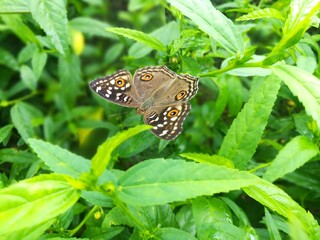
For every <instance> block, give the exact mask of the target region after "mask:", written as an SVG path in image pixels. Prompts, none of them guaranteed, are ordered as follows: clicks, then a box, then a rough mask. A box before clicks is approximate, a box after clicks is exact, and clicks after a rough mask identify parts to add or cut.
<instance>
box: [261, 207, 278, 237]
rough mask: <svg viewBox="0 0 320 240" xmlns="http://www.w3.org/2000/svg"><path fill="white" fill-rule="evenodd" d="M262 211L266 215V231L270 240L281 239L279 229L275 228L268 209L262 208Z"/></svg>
mask: <svg viewBox="0 0 320 240" xmlns="http://www.w3.org/2000/svg"><path fill="white" fill-rule="evenodd" d="M264 213H265V216H266V225H267V228H268V232H269V235H270V239H271V240H281V236H280V233H279V229H278V228H277V225H276V224H275V222H274V220H273V218H272V216H271V214H270V212H269V211H268V209H266V208H265V209H264Z"/></svg>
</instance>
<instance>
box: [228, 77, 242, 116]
mask: <svg viewBox="0 0 320 240" xmlns="http://www.w3.org/2000/svg"><path fill="white" fill-rule="evenodd" d="M226 83H227V87H228V88H229V91H228V92H229V93H231V94H229V95H228V97H229V99H228V108H229V116H236V115H237V114H238V113H239V112H240V110H241V108H242V104H243V101H244V96H243V95H244V89H243V86H242V83H241V80H240V79H239V78H238V77H234V76H230V77H228V78H226Z"/></svg>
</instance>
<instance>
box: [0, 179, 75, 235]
mask: <svg viewBox="0 0 320 240" xmlns="http://www.w3.org/2000/svg"><path fill="white" fill-rule="evenodd" d="M79 196H80V192H79V191H78V190H76V189H74V188H73V187H71V186H70V184H69V182H68V179H67V178H65V177H64V176H63V175H41V176H38V177H34V178H32V179H28V180H24V181H21V182H19V183H16V184H13V185H11V186H10V187H7V188H3V189H1V190H0V199H1V205H0V234H1V236H9V235H10V234H12V233H15V232H19V231H24V230H26V229H27V230H28V229H30V227H33V226H36V225H38V224H40V223H45V222H47V221H49V220H50V219H53V218H55V217H57V216H58V215H60V214H61V213H63V212H65V211H66V210H68V209H69V208H70V207H71V206H72V205H73V204H74V203H75V202H76V201H77V200H78V198H79Z"/></svg>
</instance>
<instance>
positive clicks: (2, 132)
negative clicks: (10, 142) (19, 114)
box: [0, 124, 13, 143]
mask: <svg viewBox="0 0 320 240" xmlns="http://www.w3.org/2000/svg"><path fill="white" fill-rule="evenodd" d="M12 128H13V125H12V124H9V125H6V126H4V127H2V128H0V143H2V142H3V141H4V140H6V139H7V138H9V137H10V134H11V130H12Z"/></svg>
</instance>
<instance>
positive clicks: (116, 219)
mask: <svg viewBox="0 0 320 240" xmlns="http://www.w3.org/2000/svg"><path fill="white" fill-rule="evenodd" d="M112 225H127V226H130V227H134V223H133V221H132V220H131V219H130V218H129V216H127V215H125V213H124V212H123V210H122V209H120V208H119V207H114V208H112V209H111V210H110V211H108V213H107V214H106V216H105V218H104V220H103V222H102V226H103V227H111V226H112Z"/></svg>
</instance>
